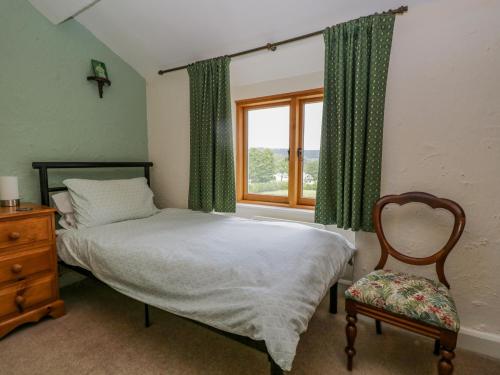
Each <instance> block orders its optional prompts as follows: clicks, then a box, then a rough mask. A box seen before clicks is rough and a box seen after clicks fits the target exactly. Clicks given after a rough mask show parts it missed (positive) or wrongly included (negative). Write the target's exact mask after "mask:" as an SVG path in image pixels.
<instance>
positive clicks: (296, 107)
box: [236, 88, 323, 209]
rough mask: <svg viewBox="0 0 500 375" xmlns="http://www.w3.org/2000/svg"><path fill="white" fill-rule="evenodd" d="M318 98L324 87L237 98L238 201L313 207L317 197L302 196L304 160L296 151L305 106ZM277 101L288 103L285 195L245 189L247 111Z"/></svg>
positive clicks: (275, 104)
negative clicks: (301, 159) (288, 130)
mask: <svg viewBox="0 0 500 375" xmlns="http://www.w3.org/2000/svg"><path fill="white" fill-rule="evenodd" d="M319 101H323V88H317V89H312V90H305V91H299V92H291V93H286V94H278V95H271V96H264V97H259V98H252V99H244V100H237V101H236V197H237V201H238V202H239V203H251V204H262V205H273V206H281V207H292V208H305V209H314V205H315V203H316V200H315V199H312V198H304V197H302V196H301V193H302V169H303V163H302V162H301V161H300V160H299V156H298V153H299V149H300V150H303V149H304V147H303V144H304V106H305V104H306V103H314V102H319ZM280 104H281V105H289V106H290V132H289V137H290V138H289V147H290V157H289V169H288V182H289V183H288V197H283V196H275V195H263V194H251V193H248V190H247V188H248V184H247V181H248V176H247V173H248V172H247V171H248V168H247V165H248V164H247V163H248V160H247V159H248V155H247V150H248V124H247V123H248V121H247V120H248V111H249V110H252V109H262V108H269V107H278V106H280Z"/></svg>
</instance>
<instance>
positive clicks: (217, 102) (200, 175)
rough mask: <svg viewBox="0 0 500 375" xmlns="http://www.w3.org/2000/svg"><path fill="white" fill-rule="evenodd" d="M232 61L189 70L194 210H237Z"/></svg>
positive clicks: (211, 62) (198, 65) (191, 204)
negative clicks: (231, 84) (231, 78)
mask: <svg viewBox="0 0 500 375" xmlns="http://www.w3.org/2000/svg"><path fill="white" fill-rule="evenodd" d="M229 62H230V59H229V57H219V58H216V59H211V60H206V61H200V62H197V63H194V64H192V65H190V66H189V67H188V73H189V86H190V115H191V142H190V143H191V155H190V171H189V172H190V173H189V200H188V205H189V208H191V209H192V210H197V211H205V212H210V211H212V210H215V211H218V212H235V210H236V193H235V182H234V158H233V136H232V119H231V95H230V90H229Z"/></svg>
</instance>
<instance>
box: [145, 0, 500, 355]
mask: <svg viewBox="0 0 500 375" xmlns="http://www.w3.org/2000/svg"><path fill="white" fill-rule="evenodd" d="M499 15H500V2H498V1H493V0H478V1H473V0H441V1H435V2H433V3H430V4H422V5H419V6H415V7H412V8H411V9H410V11H409V12H408V13H407V14H405V15H403V16H398V17H397V20H396V28H395V32H394V40H393V50H392V55H391V63H390V71H389V81H388V87H387V99H386V121H385V130H384V144H383V166H382V194H388V193H402V192H405V191H411V190H421V191H427V192H430V193H433V194H436V195H438V196H443V197H448V198H451V199H454V200H456V201H457V202H459V203H460V204H461V205H462V206H463V207H464V210H465V212H466V214H467V224H466V230H465V233H464V235H463V237H462V239H461V240H460V242H459V244H458V245H457V247H456V248H455V250H454V251H453V252H452V253H451V255H450V257H449V258H448V261H447V263H446V275H447V277H448V280H449V282H450V284H451V286H452V293H453V295H454V296H455V299H456V302H457V305H458V310H459V313H460V317H461V320H462V332H464V333H465V334H466V335H469V336H468V337H469V338H467V337H463V338H461V340H460V341H459V345H462V346H468V347H471V346H472V345H473V344H471V342H472V341H471V340H470V336H471V335H472V336H476V337H481V338H486V339H489V340H491V341H492V342H493V341H495V340H496V341H498V342H497V343H500V318H499V317H500V296H499V290H500V273H498V272H497V269H498V267H499V265H500V199H499V198H498V194H499V193H500V188H499V186H500V167H499V164H500V93H499V90H500V22H498V16H499ZM318 40H319V42H318ZM322 59H323V46H322V41H321V38H319V39H316V40H311V41H307V42H303V43H301V44H297V45H294V46H293V47H292V46H290V47H284V48H282V49H279V50H278V51H277V52H275V53H266V54H258V55H253V56H247V57H245V58H241V59H234V61H233V62H232V68H231V73H232V77H231V79H232V82H233V83H235V82H236V83H237V85H236V86H234V87H232V94H233V98H234V99H236V98H243V97H246V96H247V95H248V97H251V96H254V95H255V96H257V94H258V95H266V94H272V93H275V92H280V91H293V90H301V89H305V88H313V87H317V86H318V84H320V83H321V79H320V78H321V73H318V72H317V66H321V64H322ZM303 61H305V63H304V64H301V63H302V62H303ZM318 64H319V65H318ZM277 67H278V68H277ZM301 69H302V70H301ZM276 70H279V74H277V73H276ZM287 71H289V72H290V73H289V74H288V78H285V75H284V73H285V72H287ZM299 73H300V74H299ZM276 78H279V79H278V80H276ZM268 81H273V82H268ZM306 86H307V87H306ZM188 97H189V94H188V77H187V73H186V72H185V71H183V72H177V73H172V74H167V75H165V76H163V77H158V78H156V79H154V80H153V81H151V82H149V83H148V112H149V113H148V122H149V137H150V145H149V148H150V156H151V160H152V161H153V162H155V168H154V172H153V187H154V188H155V191H156V192H157V195H158V200H159V203H160V205H162V206H175V207H186V205H187V193H188V175H189V109H188V107H189V98H188ZM245 209H248V208H245V207H243V208H242V207H239V211H240V213H241V214H245V212H247V213H248V211H245V212H243V211H241V210H245ZM251 209H253V208H251ZM252 212H253V211H252ZM296 215H299V216H300V215H301V214H300V213H299V214H296ZM267 216H269V215H267ZM302 217H303V216H302ZM295 218H296V217H295ZM385 219H386V229H387V232H388V236H389V239H391V240H392V242H393V244H394V245H395V246H396V247H398V246H399V247H402V248H407V249H409V250H408V252H409V253H411V254H412V255H413V256H422V255H426V254H429V253H431V252H432V250H433V249H434V248H435V247H436V246H438V245H439V244H442V243H443V242H444V241H445V240H446V238H445V237H446V235H447V234H448V232H447V231H449V230H450V229H449V224H450V220H449V218H448V216H446V215H445V214H444V213H441V212H437V213H436V212H431V210H430V209H425V208H423V207H420V206H413V207H411V206H409V207H404V208H402V209H401V210H399V211H398V212H396V210H394V209H393V208H391V209H389V210H388V213H387V215H385ZM356 246H357V247H358V248H359V252H358V256H357V259H356V270H355V275H356V277H360V276H361V275H363V274H365V273H366V272H368V271H370V270H371V269H373V267H374V265H375V264H376V263H377V260H378V256H379V246H378V243H377V241H376V238H375V236H374V235H373V234H367V233H361V232H359V233H357V234H356ZM389 266H390V267H392V268H397V269H404V268H405V267H402V266H401V265H399V264H396V263H390V264H389ZM412 270H413V271H414V272H416V273H424V274H428V275H432V272H433V270H432V269H431V268H427V267H424V269H420V268H419V269H416V270H415V269H414V268H413V269H412ZM474 345H475V344H474ZM483 349H484V347H483ZM494 350H495V349H491V350H490V351H489V352H488V353H489V354H492V355H495V354H496V355H500V354H499V351H498V347H497V352H494Z"/></svg>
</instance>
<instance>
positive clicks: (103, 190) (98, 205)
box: [63, 177, 159, 228]
mask: <svg viewBox="0 0 500 375" xmlns="http://www.w3.org/2000/svg"><path fill="white" fill-rule="evenodd" d="M63 184H64V185H66V186H67V187H68V191H69V194H70V197H71V205H72V207H73V209H74V211H75V218H76V224H77V227H78V228H82V227H93V226H96V225H103V224H110V223H115V222H117V221H124V220H132V219H140V218H144V217H148V216H151V215H154V214H156V213H157V212H158V211H159V210H158V209H157V208H156V207H155V205H154V203H153V192H152V191H151V189H150V188H149V186H148V185H147V183H146V179H145V178H144V177H140V178H131V179H128V180H104V181H98V180H82V179H69V180H64V181H63Z"/></svg>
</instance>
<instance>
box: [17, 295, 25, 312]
mask: <svg viewBox="0 0 500 375" xmlns="http://www.w3.org/2000/svg"><path fill="white" fill-rule="evenodd" d="M15 301H16V305H17V308H18V309H19V311H20V312H23V310H24V304H25V303H26V298H24V297H23V296H16V299H15Z"/></svg>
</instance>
